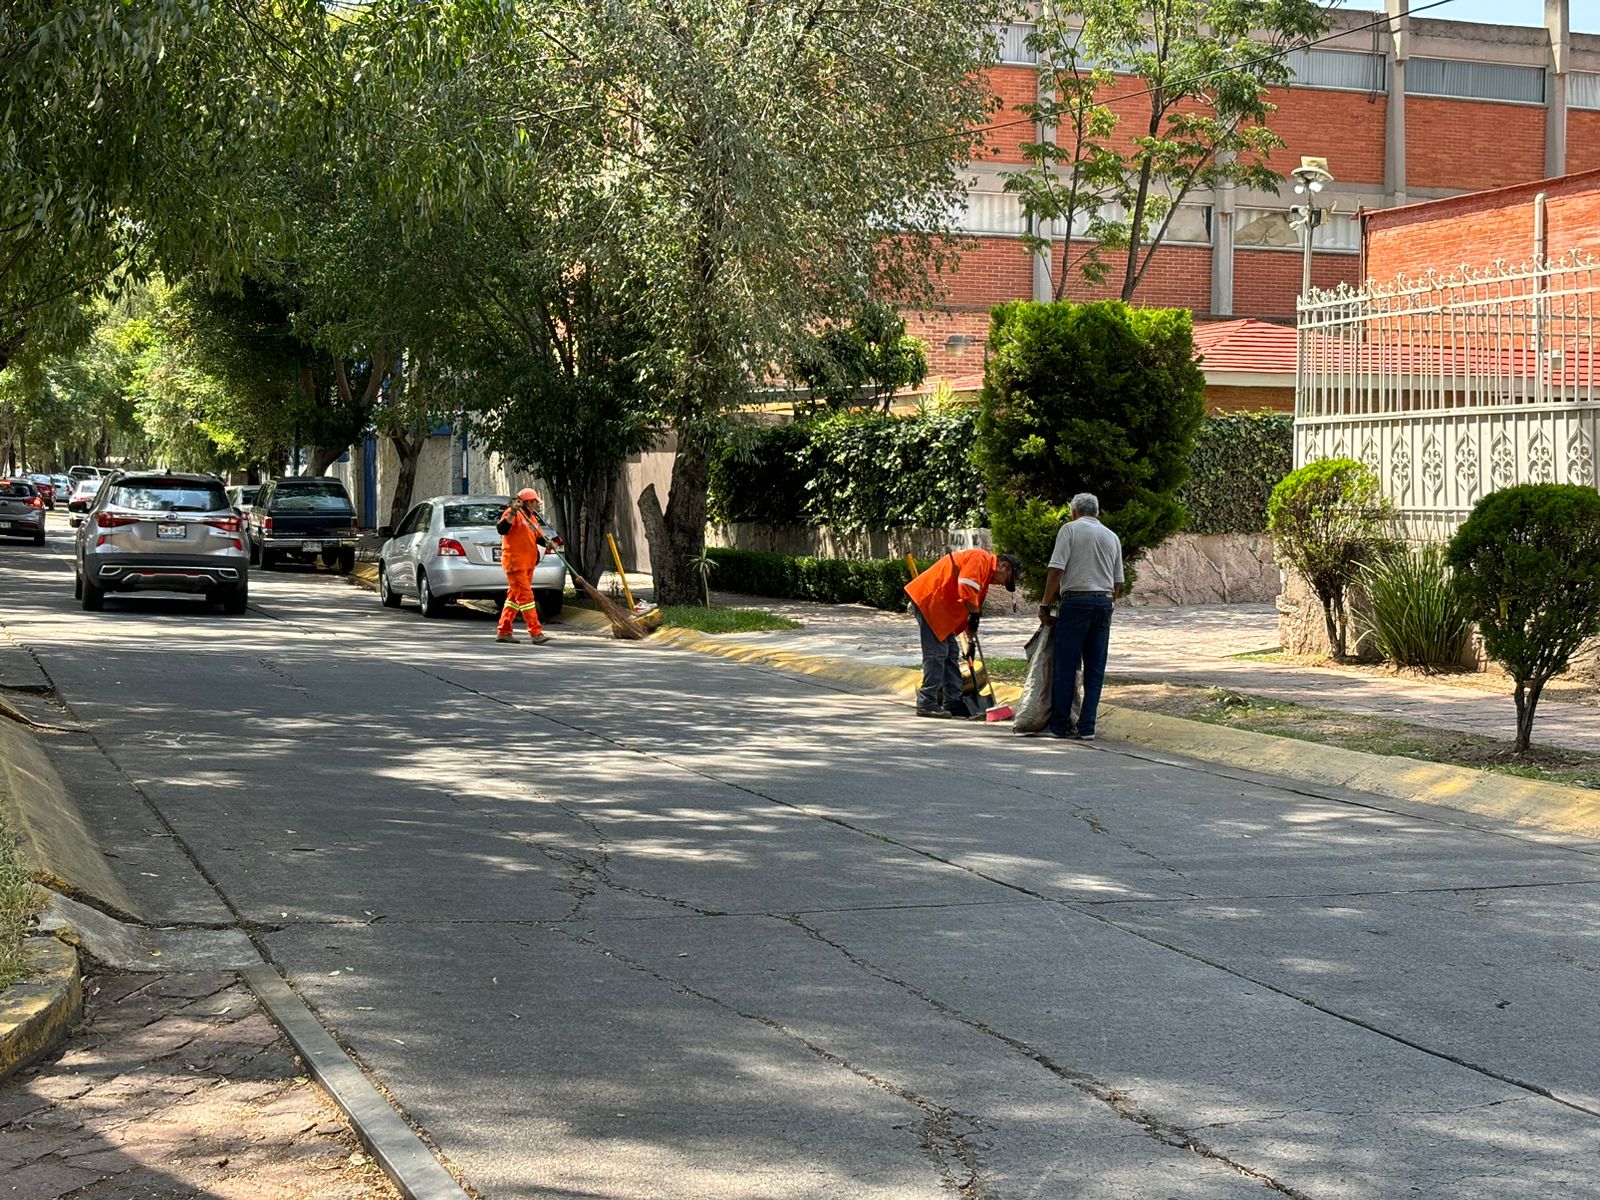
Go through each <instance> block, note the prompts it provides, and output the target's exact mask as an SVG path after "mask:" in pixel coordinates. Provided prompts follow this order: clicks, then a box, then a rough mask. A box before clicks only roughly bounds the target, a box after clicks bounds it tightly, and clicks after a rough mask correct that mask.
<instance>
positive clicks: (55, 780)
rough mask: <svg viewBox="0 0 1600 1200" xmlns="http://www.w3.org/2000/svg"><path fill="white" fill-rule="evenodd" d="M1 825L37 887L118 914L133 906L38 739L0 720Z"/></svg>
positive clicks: (134, 907) (130, 910)
mask: <svg viewBox="0 0 1600 1200" xmlns="http://www.w3.org/2000/svg"><path fill="white" fill-rule="evenodd" d="M0 825H4V826H5V827H6V828H7V829H9V830H10V831H11V832H12V833H13V834H15V835H16V839H17V858H18V861H19V862H20V864H21V865H22V867H23V869H24V870H26V871H27V872H28V874H29V875H30V876H31V877H32V878H33V880H34V881H35V882H36V883H42V884H45V885H46V886H48V887H51V888H54V889H55V890H56V891H58V892H67V893H69V894H71V895H80V896H90V897H93V898H94V899H96V900H98V901H100V902H101V903H102V904H104V905H106V906H108V907H110V908H112V909H114V910H115V911H117V912H124V913H132V912H137V911H138V906H137V905H136V904H135V903H134V901H133V898H132V897H131V896H129V895H128V893H127V890H126V889H125V888H124V887H123V886H122V884H121V882H120V881H118V879H117V877H116V875H115V873H113V872H112V870H111V866H110V864H109V863H107V862H106V859H105V855H104V854H102V853H101V851H100V846H99V844H98V843H97V842H96V841H95V839H94V837H93V836H92V835H91V834H90V832H89V829H88V826H87V825H86V824H85V822H84V819H83V814H82V813H80V812H79V811H78V806H77V805H76V804H75V803H73V800H72V797H71V796H69V795H68V794H67V789H66V787H65V786H64V785H63V784H62V782H61V776H60V775H58V774H56V769H55V768H54V767H53V766H51V765H50V760H49V759H48V758H46V757H45V753H44V751H43V749H41V748H40V746H39V742H38V740H37V739H36V738H35V737H34V736H33V734H31V733H29V732H28V731H27V730H26V729H24V728H23V727H22V726H21V725H18V724H17V723H16V722H14V721H10V720H7V719H5V718H4V717H0Z"/></svg>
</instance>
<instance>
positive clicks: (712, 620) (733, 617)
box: [661, 604, 804, 633]
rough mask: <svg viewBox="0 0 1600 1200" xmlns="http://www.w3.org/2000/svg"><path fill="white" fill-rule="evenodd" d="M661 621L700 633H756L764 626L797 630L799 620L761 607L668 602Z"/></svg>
mask: <svg viewBox="0 0 1600 1200" xmlns="http://www.w3.org/2000/svg"><path fill="white" fill-rule="evenodd" d="M661 620H662V622H663V624H667V625H676V626H677V627H678V628H679V629H697V630H699V631H700V632H701V633H756V632H759V631H761V630H765V629H801V628H804V626H802V625H801V624H800V622H799V621H796V620H794V619H793V618H792V617H786V616H784V615H783V614H782V613H775V612H768V611H767V610H766V609H764V608H724V607H722V606H721V605H713V606H712V607H711V608H705V607H704V606H702V605H699V604H668V605H665V606H664V607H663V608H662V609H661Z"/></svg>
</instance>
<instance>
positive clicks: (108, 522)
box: [94, 512, 139, 529]
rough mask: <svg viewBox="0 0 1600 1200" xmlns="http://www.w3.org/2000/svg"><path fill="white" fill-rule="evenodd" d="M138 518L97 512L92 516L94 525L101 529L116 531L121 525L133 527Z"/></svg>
mask: <svg viewBox="0 0 1600 1200" xmlns="http://www.w3.org/2000/svg"><path fill="white" fill-rule="evenodd" d="M138 520H139V518H138V517H124V516H122V515H120V514H119V513H109V512H99V513H95V515H94V523H95V524H96V525H98V526H99V527H100V528H101V529H116V528H117V527H118V526H121V525H134V524H137V523H138Z"/></svg>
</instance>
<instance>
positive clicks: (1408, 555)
mask: <svg viewBox="0 0 1600 1200" xmlns="http://www.w3.org/2000/svg"><path fill="white" fill-rule="evenodd" d="M1360 579H1361V587H1362V590H1363V591H1364V592H1366V594H1367V599H1368V600H1369V601H1370V602H1371V611H1370V613H1369V614H1368V619H1369V622H1370V624H1369V627H1368V628H1367V629H1365V630H1363V631H1362V633H1361V636H1360V637H1358V638H1357V639H1356V644H1357V646H1363V645H1366V644H1370V645H1371V646H1372V648H1373V649H1375V650H1376V651H1377V652H1378V653H1379V654H1380V655H1381V656H1382V657H1383V658H1385V659H1387V660H1388V661H1389V662H1392V663H1398V664H1399V665H1400V666H1402V667H1422V668H1424V669H1427V668H1432V667H1455V666H1459V665H1460V663H1461V656H1462V654H1463V653H1464V652H1465V651H1466V647H1467V640H1468V638H1470V637H1471V636H1472V614H1471V613H1470V612H1469V611H1468V610H1467V606H1466V604H1465V603H1464V602H1463V600H1462V598H1461V594H1460V593H1459V592H1458V591H1457V590H1456V589H1455V587H1454V586H1453V585H1452V583H1451V578H1450V564H1449V563H1448V562H1446V561H1445V547H1444V546H1442V545H1438V544H1435V545H1428V546H1423V547H1422V548H1421V549H1417V550H1402V551H1398V552H1396V553H1393V554H1385V555H1382V556H1380V557H1379V558H1377V559H1375V560H1374V561H1373V562H1371V563H1368V564H1367V565H1366V566H1364V567H1363V568H1362V570H1361V575H1360Z"/></svg>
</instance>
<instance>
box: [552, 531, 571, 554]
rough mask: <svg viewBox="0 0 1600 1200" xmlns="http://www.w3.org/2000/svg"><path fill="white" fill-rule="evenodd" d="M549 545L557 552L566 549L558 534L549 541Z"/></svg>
mask: <svg viewBox="0 0 1600 1200" xmlns="http://www.w3.org/2000/svg"><path fill="white" fill-rule="evenodd" d="M550 544H551V545H552V546H554V547H555V548H556V549H557V550H565V549H566V548H567V544H566V543H565V542H563V541H562V540H561V535H560V534H559V533H558V534H556V535H555V537H553V538H551V539H550Z"/></svg>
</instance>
